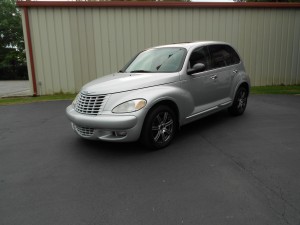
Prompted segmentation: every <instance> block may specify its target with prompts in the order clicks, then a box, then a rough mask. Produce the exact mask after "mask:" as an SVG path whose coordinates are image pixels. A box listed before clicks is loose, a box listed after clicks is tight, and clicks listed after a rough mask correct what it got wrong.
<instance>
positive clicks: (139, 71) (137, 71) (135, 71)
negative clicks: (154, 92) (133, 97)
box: [129, 70, 151, 73]
mask: <svg viewBox="0 0 300 225" xmlns="http://www.w3.org/2000/svg"><path fill="white" fill-rule="evenodd" d="M129 73H151V71H148V70H132V71H130V72H129Z"/></svg>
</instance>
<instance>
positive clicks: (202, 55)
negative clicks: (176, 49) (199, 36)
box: [189, 47, 211, 70]
mask: <svg viewBox="0 0 300 225" xmlns="http://www.w3.org/2000/svg"><path fill="white" fill-rule="evenodd" d="M197 63H202V64H204V65H205V70H209V69H210V67H211V66H210V64H211V62H210V57H209V53H208V49H207V47H201V48H198V49H196V50H194V51H193V53H192V54H191V56H190V60H189V68H193V66H194V65H195V64H197Z"/></svg>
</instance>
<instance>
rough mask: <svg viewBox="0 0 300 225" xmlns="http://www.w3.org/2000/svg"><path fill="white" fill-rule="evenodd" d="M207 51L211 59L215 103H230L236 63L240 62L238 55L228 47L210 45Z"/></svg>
mask: <svg viewBox="0 0 300 225" xmlns="http://www.w3.org/2000/svg"><path fill="white" fill-rule="evenodd" d="M208 50H209V53H210V57H211V70H212V71H214V74H215V83H216V87H215V90H214V91H215V97H216V101H218V103H219V102H220V104H225V103H230V101H231V100H232V99H230V92H231V88H232V85H233V84H232V80H233V77H234V76H235V75H236V73H237V68H236V63H238V62H239V61H240V60H239V58H238V55H237V54H236V53H235V51H234V50H233V49H232V48H231V47H230V46H228V45H221V44H218V45H210V46H208ZM234 53H235V54H234Z"/></svg>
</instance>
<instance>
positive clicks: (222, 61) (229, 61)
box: [209, 45, 241, 69]
mask: <svg viewBox="0 0 300 225" xmlns="http://www.w3.org/2000/svg"><path fill="white" fill-rule="evenodd" d="M209 52H210V56H211V64H212V65H211V66H212V68H213V69H216V68H220V67H225V66H230V65H234V64H238V63H239V62H240V61H241V60H240V57H239V56H238V54H237V53H236V51H235V50H234V49H233V48H232V47H230V46H229V45H212V46H209Z"/></svg>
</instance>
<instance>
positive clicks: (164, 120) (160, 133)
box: [152, 111, 174, 144]
mask: <svg viewBox="0 0 300 225" xmlns="http://www.w3.org/2000/svg"><path fill="white" fill-rule="evenodd" d="M173 131H174V121H173V118H172V115H171V114H170V113H169V112H167V111H164V112H160V113H158V114H157V116H156V117H155V118H154V120H153V122H152V138H153V141H154V142H155V143H159V144H163V143H165V142H168V141H169V140H170V138H171V137H172V135H173Z"/></svg>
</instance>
